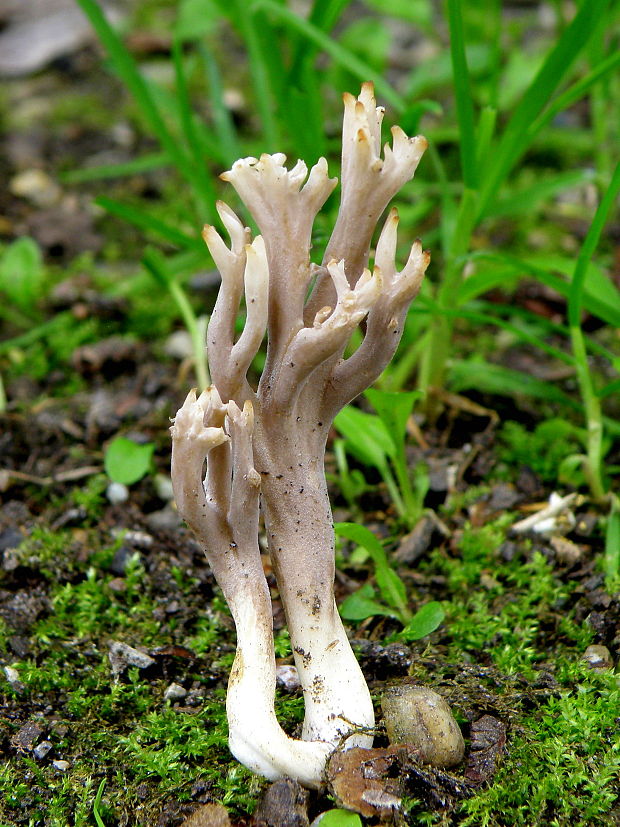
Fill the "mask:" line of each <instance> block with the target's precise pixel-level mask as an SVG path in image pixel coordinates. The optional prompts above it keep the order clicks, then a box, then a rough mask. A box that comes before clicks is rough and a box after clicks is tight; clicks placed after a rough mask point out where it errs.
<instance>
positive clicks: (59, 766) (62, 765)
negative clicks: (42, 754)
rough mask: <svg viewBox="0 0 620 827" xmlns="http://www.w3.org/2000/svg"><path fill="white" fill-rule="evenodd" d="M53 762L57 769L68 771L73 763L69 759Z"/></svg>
mask: <svg viewBox="0 0 620 827" xmlns="http://www.w3.org/2000/svg"><path fill="white" fill-rule="evenodd" d="M52 764H53V765H54V767H56V769H57V770H60V771H61V772H66V771H67V770H68V769H69V767H70V766H71V764H70V763H69V762H68V761H52Z"/></svg>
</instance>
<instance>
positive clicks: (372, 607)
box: [340, 583, 394, 620]
mask: <svg viewBox="0 0 620 827" xmlns="http://www.w3.org/2000/svg"><path fill="white" fill-rule="evenodd" d="M374 595H375V590H374V589H373V587H372V586H371V585H370V583H365V584H364V585H363V586H362V588H361V589H358V590H357V591H356V592H353V594H350V595H349V596H348V597H347V598H345V599H344V600H343V601H342V603H341V604H340V616H341V617H343V618H344V619H345V620H366V618H367V617H375V615H386V616H388V617H393V616H394V612H393V611H392V610H391V609H388V608H387V606H382V605H381V603H378V602H377V601H376V600H373V598H374Z"/></svg>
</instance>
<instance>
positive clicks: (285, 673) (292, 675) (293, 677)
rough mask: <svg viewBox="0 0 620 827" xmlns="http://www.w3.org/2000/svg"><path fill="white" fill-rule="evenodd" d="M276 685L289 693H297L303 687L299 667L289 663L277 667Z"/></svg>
mask: <svg viewBox="0 0 620 827" xmlns="http://www.w3.org/2000/svg"><path fill="white" fill-rule="evenodd" d="M276 683H277V685H278V686H280V687H282V689H285V690H286V691H287V692H296V691H297V690H298V689H299V687H300V686H301V684H300V682H299V675H298V673H297V667H296V666H293V665H292V664H288V663H283V664H282V665H280V666H276Z"/></svg>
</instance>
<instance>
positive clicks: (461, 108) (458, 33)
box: [448, 0, 478, 190]
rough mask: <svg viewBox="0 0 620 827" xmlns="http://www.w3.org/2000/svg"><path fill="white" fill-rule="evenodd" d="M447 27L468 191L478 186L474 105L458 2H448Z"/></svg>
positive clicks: (461, 151) (463, 169) (464, 173)
mask: <svg viewBox="0 0 620 827" xmlns="http://www.w3.org/2000/svg"><path fill="white" fill-rule="evenodd" d="M448 25H449V26H450V55H451V57H452V77H453V80H454V95H455V100H456V115H457V121H458V125H459V137H460V141H459V146H460V153H461V169H462V173H463V183H464V184H465V186H466V187H468V188H469V189H474V190H475V189H476V188H477V186H478V171H477V166H476V136H475V130H474V103H473V98H472V94H471V82H470V78H469V68H468V66H467V58H466V56H465V37H464V34H463V19H462V15H461V0H448Z"/></svg>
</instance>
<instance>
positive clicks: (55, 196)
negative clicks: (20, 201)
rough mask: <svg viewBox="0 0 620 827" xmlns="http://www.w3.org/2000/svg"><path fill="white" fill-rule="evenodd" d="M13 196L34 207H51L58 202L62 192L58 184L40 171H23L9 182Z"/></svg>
mask: <svg viewBox="0 0 620 827" xmlns="http://www.w3.org/2000/svg"><path fill="white" fill-rule="evenodd" d="M9 189H10V191H11V192H12V193H13V195H17V196H18V197H19V198H25V199H26V200H27V201H30V203H31V204H34V205H35V207H52V206H53V205H54V204H57V203H58V201H59V200H60V196H61V194H62V191H61V189H60V187H59V186H58V184H57V183H56V182H55V181H53V180H52V178H50V176H49V175H48V174H47V173H46V172H43V170H42V169H25V170H24V171H23V172H18V173H17V175H15V176H14V177H13V178H11V181H10V182H9Z"/></svg>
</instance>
